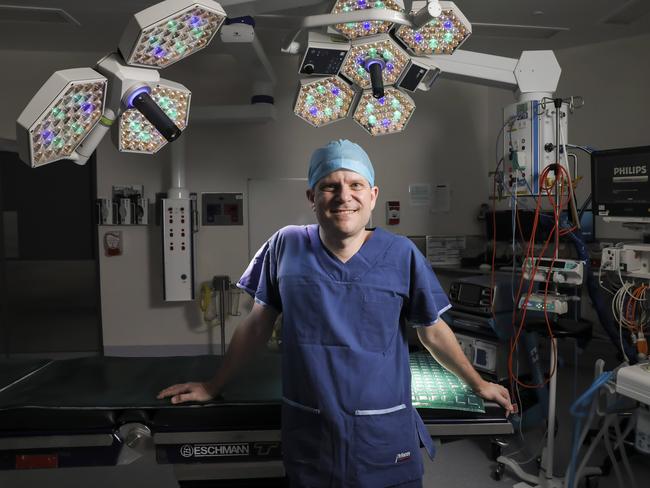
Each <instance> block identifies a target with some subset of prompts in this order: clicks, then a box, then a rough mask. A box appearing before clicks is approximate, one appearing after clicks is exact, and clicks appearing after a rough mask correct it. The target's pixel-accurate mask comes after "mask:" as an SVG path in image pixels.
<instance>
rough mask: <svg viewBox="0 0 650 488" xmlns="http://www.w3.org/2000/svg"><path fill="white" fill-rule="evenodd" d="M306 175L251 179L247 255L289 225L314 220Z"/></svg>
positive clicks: (312, 222) (254, 251) (250, 256)
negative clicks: (308, 198) (307, 193)
mask: <svg viewBox="0 0 650 488" xmlns="http://www.w3.org/2000/svg"><path fill="white" fill-rule="evenodd" d="M306 190H307V178H259V179H257V178H251V179H249V180H248V192H247V194H248V257H249V259H252V258H253V256H254V255H255V253H256V252H257V250H258V249H259V248H260V247H261V246H262V244H264V243H265V242H266V241H267V240H268V238H269V237H271V236H272V235H273V234H274V233H275V231H277V230H278V229H280V228H282V227H284V226H286V225H307V224H315V223H316V216H315V215H314V212H313V211H312V209H311V206H310V205H309V201H308V200H307V196H306V195H305V191H306Z"/></svg>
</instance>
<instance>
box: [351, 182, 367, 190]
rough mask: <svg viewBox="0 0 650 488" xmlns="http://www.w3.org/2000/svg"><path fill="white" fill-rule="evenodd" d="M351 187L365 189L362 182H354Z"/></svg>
mask: <svg viewBox="0 0 650 488" xmlns="http://www.w3.org/2000/svg"><path fill="white" fill-rule="evenodd" d="M350 187H351V188H352V189H353V190H363V189H364V185H363V184H361V183H352V185H351V186H350Z"/></svg>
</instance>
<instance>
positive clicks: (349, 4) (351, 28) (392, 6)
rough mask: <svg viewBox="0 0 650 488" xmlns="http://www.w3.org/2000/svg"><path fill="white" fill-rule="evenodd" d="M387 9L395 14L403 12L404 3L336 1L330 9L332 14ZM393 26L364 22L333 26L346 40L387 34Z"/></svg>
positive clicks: (361, 0) (389, 23)
mask: <svg viewBox="0 0 650 488" xmlns="http://www.w3.org/2000/svg"><path fill="white" fill-rule="evenodd" d="M370 9H387V10H394V11H395V12H403V11H404V3H403V2H402V1H401V0H400V1H397V0H337V2H336V3H335V4H334V7H333V9H332V13H333V14H340V13H347V12H354V11H357V10H370ZM392 26H393V24H392V23H391V22H387V21H379V20H365V21H362V22H346V23H341V24H336V25H334V29H335V30H337V31H338V32H339V33H340V34H342V35H343V36H345V37H347V38H348V39H350V40H352V39H358V38H360V37H367V36H374V35H377V34H384V33H387V32H388V31H389V30H390V28H391V27H392Z"/></svg>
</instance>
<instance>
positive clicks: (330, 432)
mask: <svg viewBox="0 0 650 488" xmlns="http://www.w3.org/2000/svg"><path fill="white" fill-rule="evenodd" d="M374 176H375V175H374V169H373V167H372V163H371V162H370V159H369V158H368V155H367V154H366V153H365V151H364V150H363V149H361V147H359V146H358V145H357V144H354V143H352V142H350V141H347V140H341V141H333V142H331V143H329V144H328V145H326V146H325V147H323V148H320V149H318V150H316V151H315V152H314V154H313V156H312V158H311V161H310V165H309V189H308V190H307V198H308V200H309V202H310V204H311V206H312V208H313V210H314V212H315V213H316V217H317V220H318V225H309V226H289V227H285V228H283V229H281V230H279V231H278V232H277V233H275V234H274V235H273V236H272V237H271V239H269V241H268V242H267V243H266V244H265V245H264V246H263V247H262V249H260V251H259V252H258V253H257V255H256V256H255V258H254V259H253V261H252V262H251V264H250V265H249V267H248V269H247V270H246V272H245V273H244V275H243V276H242V278H241V279H240V281H239V286H240V287H241V288H243V289H244V290H245V291H247V292H248V293H249V294H251V295H252V296H254V297H255V304H254V306H253V309H252V311H251V312H250V314H249V315H248V316H247V317H246V319H245V320H244V321H242V323H241V324H240V325H239V326H238V327H237V328H236V330H235V332H234V334H233V337H232V340H231V342H230V345H229V347H228V352H227V354H226V357H225V358H224V362H223V366H222V367H221V368H220V369H219V371H218V372H217V374H216V375H215V377H214V378H213V379H212V380H211V381H209V382H205V383H186V384H180V385H174V386H171V387H169V388H167V389H165V390H163V391H162V392H160V394H159V398H165V397H171V401H172V403H181V402H186V401H207V400H210V399H212V398H214V397H215V396H216V395H217V394H218V393H219V391H220V390H221V389H222V387H223V385H224V384H226V383H227V381H228V380H229V379H230V378H231V377H232V375H233V374H234V372H235V371H237V369H238V368H239V367H240V366H241V365H242V363H243V362H244V361H245V360H246V359H247V358H248V357H250V356H251V354H253V353H254V352H255V351H256V350H258V349H260V348H261V347H262V346H263V345H265V344H266V343H267V342H268V340H269V338H270V336H271V333H272V329H273V324H274V322H275V319H276V317H277V315H278V314H279V313H282V314H283V319H282V344H283V352H282V363H283V364H282V369H283V408H282V446H283V456H284V463H285V468H286V471H287V474H288V476H289V479H290V481H291V484H292V486H294V485H295V486H299V487H313V488H316V487H350V488H351V487H355V488H357V487H368V488H378V487H388V486H399V487H419V486H421V483H422V474H423V465H422V458H421V456H420V451H419V447H420V441H422V443H423V444H424V446H425V447H426V449H427V451H428V452H429V455H430V456H433V454H434V452H433V445H432V443H431V438H430V437H429V435H428V434H427V432H426V429H425V427H424V424H423V422H422V419H421V418H420V416H419V415H418V413H417V411H416V410H415V409H414V408H413V407H412V405H411V375H410V369H409V360H408V344H407V335H406V327H407V326H413V327H416V328H417V334H418V338H419V339H420V341H421V342H422V344H423V345H424V347H426V348H427V349H428V350H429V351H430V352H431V354H433V355H434V356H435V358H436V359H437V360H438V362H440V363H441V364H442V365H444V366H445V367H446V368H447V369H449V370H450V371H452V372H453V373H455V374H456V375H457V376H459V377H460V378H461V379H462V380H463V381H465V382H466V383H468V384H469V385H470V386H471V387H472V388H473V389H474V390H475V391H476V392H477V393H478V394H479V395H480V396H482V397H483V398H485V399H486V400H493V401H496V402H497V403H499V404H500V405H501V406H503V407H504V408H505V409H506V411H507V412H508V413H511V412H512V410H513V406H512V404H511V402H510V396H509V394H508V391H507V390H506V389H505V388H503V387H502V386H500V385H496V384H494V383H489V382H487V381H485V380H483V379H482V378H481V377H480V376H479V375H478V374H477V373H476V371H475V370H474V369H473V367H472V366H471V364H470V363H469V361H468V360H467V359H466V357H465V355H464V354H463V352H462V350H461V349H460V346H459V345H458V342H457V340H456V338H455V337H454V334H453V332H452V331H451V330H450V329H449V327H448V326H447V324H446V323H445V322H444V321H443V320H442V319H441V318H440V314H441V313H442V312H444V311H445V310H447V309H448V308H449V307H450V305H449V301H448V299H447V296H446V294H445V293H444V291H443V290H442V289H441V287H440V284H439V283H438V280H437V278H436V276H435V274H434V273H433V271H432V270H431V267H430V266H429V264H428V262H427V261H426V259H425V258H424V257H423V256H422V254H421V253H420V252H419V251H418V250H417V249H416V248H415V246H414V245H413V244H412V243H411V242H410V241H409V240H408V239H406V238H405V237H401V236H396V235H393V234H391V233H389V232H386V231H384V230H382V229H380V228H377V229H375V230H367V229H366V225H367V224H368V222H369V220H370V213H371V211H372V209H373V208H374V207H375V204H376V202H377V195H378V192H379V189H378V188H377V187H376V186H375V182H374V179H375V178H374Z"/></svg>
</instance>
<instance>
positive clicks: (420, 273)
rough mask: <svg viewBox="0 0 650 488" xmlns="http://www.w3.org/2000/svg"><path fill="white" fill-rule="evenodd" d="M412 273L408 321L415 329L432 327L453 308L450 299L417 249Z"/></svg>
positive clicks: (407, 309)
mask: <svg viewBox="0 0 650 488" xmlns="http://www.w3.org/2000/svg"><path fill="white" fill-rule="evenodd" d="M410 272H411V276H410V286H409V299H408V304H407V307H406V321H407V322H408V323H409V324H410V325H412V326H414V327H421V326H428V325H432V324H434V323H436V322H437V321H438V320H440V316H441V315H442V314H443V313H444V312H445V311H447V310H449V309H450V308H451V304H450V303H449V298H448V297H447V294H446V293H445V291H444V290H443V289H442V286H440V282H439V281H438V278H437V277H436V274H435V273H434V272H433V269H431V265H430V264H429V262H428V261H427V260H426V258H425V257H424V256H423V255H422V253H420V251H418V250H417V249H416V248H415V247H414V248H413V250H412V251H411V267H410Z"/></svg>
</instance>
